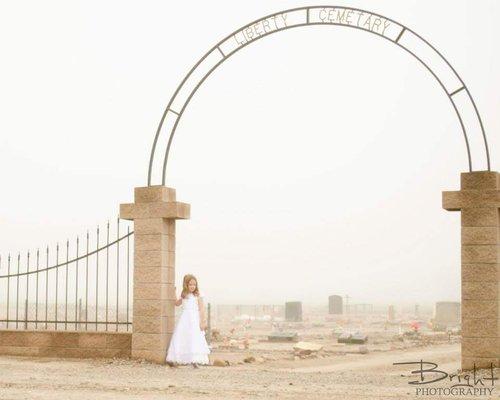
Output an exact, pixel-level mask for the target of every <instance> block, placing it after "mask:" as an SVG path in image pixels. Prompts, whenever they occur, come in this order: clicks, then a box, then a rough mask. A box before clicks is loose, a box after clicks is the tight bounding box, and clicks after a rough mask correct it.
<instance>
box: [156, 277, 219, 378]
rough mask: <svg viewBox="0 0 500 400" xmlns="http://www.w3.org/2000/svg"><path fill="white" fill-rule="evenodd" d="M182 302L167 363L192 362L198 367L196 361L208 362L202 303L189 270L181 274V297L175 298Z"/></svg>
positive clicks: (196, 282)
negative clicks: (186, 273) (184, 274)
mask: <svg viewBox="0 0 500 400" xmlns="http://www.w3.org/2000/svg"><path fill="white" fill-rule="evenodd" d="M181 304H182V314H181V316H180V317H179V319H178V321H177V324H176V326H175V329H174V333H173V335H172V339H171V340H170V345H169V348H168V352H167V358H166V361H167V364H168V365H170V366H176V365H177V364H192V365H193V367H194V368H198V364H205V365H206V364H209V360H208V354H209V353H210V349H209V348H208V344H207V341H206V339H205V329H206V328H207V326H206V322H205V307H204V305H203V300H202V298H201V297H200V292H199V289H198V281H197V279H196V278H195V277H194V276H193V275H191V274H188V275H186V276H184V279H183V284H182V293H181V297H180V298H179V299H178V300H176V302H175V305H176V306H180V305H181Z"/></svg>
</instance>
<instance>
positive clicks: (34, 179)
mask: <svg viewBox="0 0 500 400" xmlns="http://www.w3.org/2000/svg"><path fill="white" fill-rule="evenodd" d="M320 3H321V2H320ZM315 4H316V3H315V2H309V1H279V2H278V1H262V0H254V1H252V2H235V1H210V2H206V1H189V2H180V1H179V2H167V1H123V0H120V1H105V2H103V1H88V0H86V1H49V0H46V1H44V2H39V1H5V0H2V1H0V49H1V55H0V59H1V63H0V115H1V118H0V171H1V181H2V190H1V207H0V253H1V254H3V255H5V254H7V253H8V252H13V253H17V251H22V252H24V251H26V250H28V249H36V248H37V247H38V246H41V247H43V246H46V245H51V246H53V245H54V244H55V243H56V242H57V241H64V240H66V238H68V237H69V238H74V237H76V235H82V234H83V233H85V232H86V230H87V229H94V228H95V227H96V226H97V225H98V224H101V225H102V224H104V223H105V222H106V221H107V220H108V219H115V218H116V216H117V215H118V209H119V204H120V203H127V202H132V201H133V189H134V187H137V186H146V184H147V182H146V179H147V167H148V162H149V153H150V148H151V145H152V141H153V137H154V133H155V129H156V126H157V124H158V121H159V119H160V117H161V114H162V112H163V109H164V107H165V106H166V104H167V103H168V100H169V99H170V97H171V95H172V94H173V92H174V90H175V88H176V86H177V85H178V84H179V82H180V81H181V80H182V78H183V77H184V75H185V74H186V73H187V72H188V71H189V69H190V68H191V67H192V65H193V64H194V63H195V62H196V61H197V60H198V58H200V57H201V56H202V55H203V54H204V53H205V52H206V51H207V50H208V49H209V48H210V47H211V46H213V45H214V44H215V43H217V42H218V41H219V40H221V39H222V38H223V37H224V36H226V35H228V34H229V33H231V32H232V31H234V30H236V29H238V28H239V27H241V26H243V25H245V24H246V23H248V22H250V21H252V20H254V19H257V18H259V17H263V16H265V15H267V14H269V13H272V12H277V11H280V10H284V9H287V8H292V7H297V6H303V5H315ZM335 5H349V6H352V7H359V8H364V9H367V10H370V11H373V12H376V13H380V14H382V15H385V16H387V17H389V18H393V19H394V20H396V21H398V22H400V23H402V24H404V25H407V26H408V27H410V28H411V29H413V30H414V31H415V32H417V33H419V34H420V35H422V36H423V37H424V38H426V39H428V40H429V41H430V42H431V43H432V44H433V45H435V46H436V47H437V48H438V49H439V50H440V51H441V52H442V53H443V54H444V55H445V56H446V57H447V59H448V60H449V61H450V62H451V64H452V65H453V66H454V68H455V69H456V70H457V72H458V73H459V74H460V76H461V77H462V78H463V80H464V81H465V82H466V84H467V85H468V87H469V89H470V91H471V93H472V95H473V96H474V99H475V100H476V103H477V105H478V107H479V111H480V113H481V115H482V117H483V121H484V126H485V129H486V132H487V135H488V141H489V146H490V152H491V168H492V170H498V169H499V164H498V148H499V147H500V135H499V134H498V132H499V131H500V114H499V112H498V110H499V108H498V106H499V95H498V93H500V78H499V75H498V71H499V70H500V56H499V53H498V41H497V39H498V37H500V26H499V25H498V18H499V17H500V3H499V2H497V1H457V0H453V1H439V2H436V1H422V0H419V1H404V2H402V1H383V0H379V1H377V2H373V1H361V0H360V1H341V0H337V1H336V2H335ZM473 156H474V154H473ZM482 156H483V155H482V154H477V155H476V157H478V158H480V157H482ZM467 171H468V164H467V155H466V150H465V145H464V139H463V136H462V133H461V130H460V125H459V123H458V120H457V116H456V115H455V113H454V111H453V108H452V106H451V104H450V102H449V101H448V98H447V97H446V95H445V94H444V92H443V90H442V89H441V88H440V87H439V85H438V83H437V82H436V80H435V79H434V78H433V77H432V75H431V74H430V73H429V72H428V71H427V70H425V68H424V67H423V66H422V65H420V64H419V63H418V62H417V61H416V60H415V59H414V58H412V57H411V56H410V55H409V54H408V53H406V52H404V51H403V50H402V49H400V48H398V47H397V46H395V45H394V44H392V43H390V42H388V41H386V40H381V39H380V38H379V37H376V36H375V35H371V34H369V33H367V32H363V31H359V30H354V29H349V28H347V27H334V26H315V27H311V26H308V27H302V28H296V29H291V30H288V31H284V32H280V33H277V34H275V35H270V36H268V37H267V38H265V39H263V40H259V41H257V42H255V43H253V44H252V45H250V46H247V47H246V48H244V49H242V50H241V51H240V52H239V53H238V54H236V55H234V56H233V57H231V58H230V59H229V60H227V61H226V62H225V63H224V64H223V65H222V66H221V67H219V68H218V69H217V70H216V71H215V72H214V73H213V74H212V75H211V76H210V77H209V78H208V79H207V80H206V82H205V83H204V85H202V87H201V88H200V89H199V91H198V92H197V94H196V95H195V96H194V98H193V100H192V101H191V103H190V104H189V107H188V108H187V109H186V112H185V114H184V116H183V119H182V120H181V122H180V123H179V127H178V130H177V133H176V138H175V140H174V142H173V146H172V153H171V158H170V161H169V165H168V174H167V186H171V187H174V188H175V189H176V190H177V198H178V200H180V201H185V202H188V203H190V204H191V219H190V220H188V221H179V222H178V230H177V250H178V253H177V286H178V287H179V286H180V285H181V283H180V280H181V277H182V275H183V274H185V273H188V272H190V273H194V274H195V275H197V276H198V277H199V282H200V287H201V289H202V292H203V293H204V294H205V296H206V297H207V298H209V299H211V300H212V301H214V302H230V303H282V302H284V301H285V300H302V301H305V302H309V303H324V302H325V301H326V297H327V296H328V295H330V294H342V295H344V294H349V295H350V296H351V297H352V299H353V300H352V301H353V302H391V303H397V302H419V303H425V302H433V301H436V300H459V299H460V213H458V212H448V211H445V210H443V209H442V208H441V192H442V191H443V190H458V189H459V182H460V172H467ZM1 268H2V269H3V271H4V268H5V266H4V264H2V267H1ZM2 273H3V272H2Z"/></svg>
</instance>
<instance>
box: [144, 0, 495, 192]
mask: <svg viewBox="0 0 500 400" xmlns="http://www.w3.org/2000/svg"><path fill="white" fill-rule="evenodd" d="M322 8H323V9H337V10H352V11H356V12H360V13H366V14H369V15H371V16H376V17H378V18H383V19H385V20H387V21H390V22H392V23H394V24H395V25H397V26H399V27H401V30H400V32H399V34H398V35H397V37H396V38H394V39H392V38H390V37H387V36H384V35H383V34H380V33H378V32H375V31H373V30H367V29H364V28H361V27H359V26H355V25H348V24H344V23H334V22H317V21H316V22H313V21H311V10H316V9H322ZM299 11H304V12H305V21H306V22H305V23H296V24H293V25H290V26H285V27H281V28H277V29H275V30H271V31H269V32H266V33H264V34H261V35H259V36H257V37H256V38H252V39H251V40H248V41H247V42H245V43H243V44H240V46H238V47H237V48H236V49H234V50H232V51H230V52H226V51H224V50H223V49H222V48H221V45H222V44H224V43H225V42H226V41H227V40H228V39H229V38H231V37H234V36H235V35H236V34H238V33H240V32H242V31H243V30H244V29H246V28H248V27H250V26H252V25H254V24H257V23H259V22H262V21H264V20H267V19H269V18H275V17H277V16H279V15H285V14H289V13H294V12H299ZM308 25H330V26H332V25H333V26H346V27H349V28H354V29H360V30H364V31H366V32H369V33H372V34H375V35H376V36H381V37H383V38H385V39H387V40H389V41H391V42H393V43H395V44H396V45H397V46H399V47H401V48H402V49H404V50H406V51H407V52H408V53H409V54H411V55H412V56H413V57H415V58H416V59H417V60H418V61H419V62H420V63H421V64H422V65H423V66H424V67H425V68H426V69H427V70H428V71H429V72H430V73H431V74H432V75H433V76H434V78H436V80H437V81H438V83H439V85H440V86H441V87H442V88H443V90H444V91H445V93H446V95H447V97H448V99H449V100H450V102H451V104H452V106H453V108H454V110H455V112H456V114H457V117H458V120H459V123H460V126H461V129H462V132H463V134H464V139H465V144H466V150H467V158H468V164H469V171H472V156H471V150H470V146H469V140H468V137H467V131H466V128H465V125H464V123H463V120H462V116H461V114H460V111H459V109H458V107H457V105H456V104H455V102H454V101H453V99H452V97H453V96H454V95H455V94H457V93H458V92H459V91H462V90H464V89H465V92H466V93H467V95H468V98H469V101H470V103H471V104H472V106H473V109H474V112H475V114H476V117H477V120H478V122H479V126H480V128H481V134H482V138H483V142H484V148H485V153H486V161H487V168H488V171H489V170H490V156H489V149H488V143H487V139H486V134H485V131H484V126H483V122H482V120H481V116H480V115H479V111H478V109H477V106H476V103H475V102H474V99H473V98H472V95H471V94H470V91H469V89H468V88H467V86H466V85H465V83H464V81H463V80H462V79H461V78H460V76H459V75H458V74H457V72H456V70H455V69H454V68H453V67H452V66H451V64H450V63H449V62H448V60H446V58H445V57H444V56H443V55H442V54H441V53H440V52H439V51H438V50H437V49H436V48H435V47H434V46H432V45H431V44H430V43H429V42H428V41H427V40H425V39H424V38H422V37H421V36H420V35H418V34H417V33H415V32H414V31H412V30H411V29H409V28H408V27H406V26H404V25H401V24H400V23H398V22H396V21H394V20H392V19H390V18H387V17H384V16H382V15H380V14H376V13H372V12H369V11H366V10H362V9H358V8H352V7H342V6H331V5H330V6H329V5H327V6H309V7H299V8H292V9H288V10H284V11H280V12H277V13H273V14H270V15H267V16H265V17H263V18H259V19H257V20H255V21H252V22H251V23H249V24H247V25H245V26H243V27H242V28H240V29H238V30H236V31H234V32H232V33H231V34H229V35H228V36H226V37H225V38H224V39H222V40H221V41H220V42H218V43H217V44H216V45H215V46H213V47H212V48H211V49H210V50H209V51H208V52H206V53H205V54H204V55H203V56H202V57H201V58H200V59H199V60H198V62H196V64H195V65H194V66H193V67H192V68H191V70H190V71H189V72H188V73H187V75H186V76H185V77H184V79H183V80H182V81H181V83H180V84H179V86H178V87H177V89H176V90H175V92H174V94H173V96H172V97H171V98H170V101H169V103H168V105H167V107H166V108H165V111H164V113H163V115H162V118H161V120H160V123H159V125H158V128H157V130H156V134H155V138H154V141H153V145H152V149H151V154H150V161H149V168H148V182H147V183H148V186H151V175H152V168H153V161H154V156H155V151H156V145H157V142H158V138H159V136H160V132H161V129H162V126H163V123H164V121H165V117H166V115H167V113H168V111H172V112H173V113H174V114H176V115H177V118H176V120H175V123H174V125H173V127H172V129H171V131H170V135H169V139H168V143H167V147H166V151H165V154H164V159H163V166H162V185H165V181H166V168H167V162H168V156H169V153H170V149H171V145H172V140H173V137H174V134H175V131H176V129H177V126H178V123H179V120H180V119H181V117H182V115H183V113H184V110H185V109H186V107H187V105H188V104H189V102H190V100H191V98H192V97H193V96H194V94H195V93H196V91H197V90H198V88H199V87H200V86H201V84H202V83H203V82H204V81H205V79H206V78H207V77H208V76H209V75H210V74H211V73H212V72H213V71H214V70H215V69H216V68H217V67H218V66H219V65H220V64H222V63H223V62H224V61H225V60H226V59H228V58H229V57H230V56H232V55H233V54H235V53H236V52H237V51H239V50H241V49H242V48H244V47H246V46H247V45H249V44H250V43H253V42H256V41H257V40H259V39H262V38H263V37H266V36H268V35H270V34H272V33H276V32H280V31H283V30H287V29H291V28H296V27H302V26H308ZM405 32H411V33H412V34H413V35H415V36H416V37H417V38H418V39H420V40H421V41H422V42H423V43H425V44H426V45H427V46H429V47H430V48H431V49H432V50H433V51H434V52H435V53H436V54H437V55H438V56H439V57H440V58H441V59H442V60H443V61H444V62H445V63H446V65H447V66H448V67H449V69H450V70H451V71H452V72H453V74H454V76H455V78H456V79H457V80H458V81H459V82H460V83H461V86H460V87H459V89H458V90H455V91H454V92H452V93H450V92H449V91H448V90H447V88H446V86H445V85H444V83H443V82H442V81H441V79H439V77H438V75H437V74H436V73H435V72H434V71H433V70H432V69H431V67H430V66H429V65H427V63H426V62H425V61H424V60H423V59H422V58H421V57H419V56H418V55H417V54H415V53H414V52H413V51H411V50H410V49H408V48H406V47H405V46H403V45H402V44H401V43H400V39H401V37H402V36H403V34H404V33H405ZM214 51H217V52H218V53H219V55H220V56H221V57H222V58H221V59H220V60H219V61H218V62H217V63H215V64H214V65H213V66H212V67H211V68H210V69H209V70H208V71H207V72H206V73H205V74H204V76H203V77H202V78H201V79H200V81H199V82H198V83H197V84H196V85H195V87H194V88H193V89H192V90H191V92H190V93H189V95H188V97H187V98H186V100H185V101H184V103H183V105H182V108H181V109H180V111H178V112H174V111H173V110H172V109H171V106H172V104H173V102H174V100H175V99H176V97H177V95H178V94H179V92H180V91H181V89H182V87H183V86H184V84H185V83H186V82H187V81H188V79H189V78H190V77H191V76H192V74H193V72H194V71H195V70H196V69H197V68H198V67H199V66H200V64H202V63H203V62H204V61H205V60H206V59H207V58H208V57H209V55H210V54H212V52H214Z"/></svg>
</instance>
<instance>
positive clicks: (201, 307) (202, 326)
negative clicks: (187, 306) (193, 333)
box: [198, 296, 207, 331]
mask: <svg viewBox="0 0 500 400" xmlns="http://www.w3.org/2000/svg"><path fill="white" fill-rule="evenodd" d="M198 309H199V310H200V329H201V330H202V331H204V330H205V329H206V328H207V323H206V320H205V306H204V304H203V299H202V298H201V296H198Z"/></svg>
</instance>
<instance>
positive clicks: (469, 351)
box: [443, 171, 500, 370]
mask: <svg viewBox="0 0 500 400" xmlns="http://www.w3.org/2000/svg"><path fill="white" fill-rule="evenodd" d="M443 208H444V209H446V210H448V211H461V226H462V228H461V231H462V251H461V263H462V299H461V300H462V313H461V314H462V369H464V370H469V369H472V368H473V365H474V364H475V365H476V367H489V366H490V363H493V365H494V366H497V367H498V366H499V365H500V364H499V362H500V296H499V292H500V210H499V208H500V174H499V173H498V172H493V171H477V172H463V173H461V176H460V190H459V191H453V192H443Z"/></svg>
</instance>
